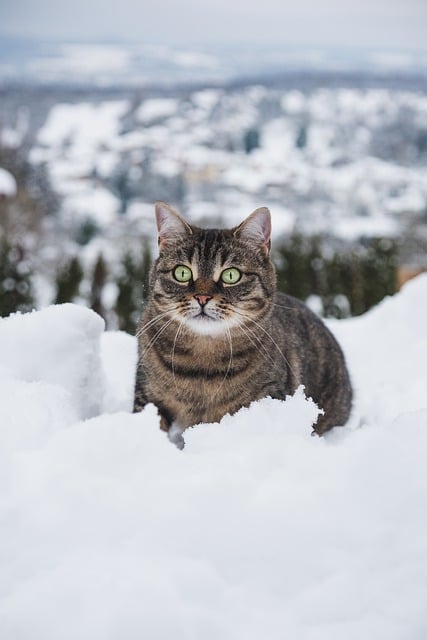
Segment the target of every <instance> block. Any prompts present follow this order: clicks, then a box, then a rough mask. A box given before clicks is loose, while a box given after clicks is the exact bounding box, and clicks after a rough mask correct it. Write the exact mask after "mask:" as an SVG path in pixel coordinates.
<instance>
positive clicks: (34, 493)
mask: <svg viewBox="0 0 427 640" xmlns="http://www.w3.org/2000/svg"><path fill="white" fill-rule="evenodd" d="M330 326H331V328H332V330H333V331H334V332H335V334H336V335H337V336H338V338H339V340H340V341H341V343H342V345H343V348H344V350H345V353H346V355H347V358H348V363H349V367H350V371H351V375H352V378H353V382H354V386H355V391H356V398H355V408H354V416H353V417H352V419H351V421H350V423H349V424H348V425H347V426H345V427H343V428H336V429H334V430H333V431H332V432H330V433H328V434H327V435H326V436H325V437H323V438H318V437H311V435H310V433H311V426H312V424H313V422H314V421H315V419H316V416H317V413H318V409H317V407H316V406H315V404H314V403H313V402H312V401H311V400H309V399H307V398H306V397H305V396H304V393H303V390H302V389H299V390H298V391H297V392H296V393H295V395H294V396H293V397H290V398H288V399H287V400H286V401H285V402H281V401H277V400H271V399H268V398H267V399H264V400H262V401H260V402H256V403H254V404H253V405H252V406H251V407H250V408H249V409H242V410H241V411H240V412H239V413H237V414H236V415H234V416H232V417H230V416H226V417H224V419H223V420H222V421H221V423H220V424H215V425H199V426H196V427H195V428H193V429H190V430H188V431H187V432H186V433H185V441H186V446H185V448H184V450H182V451H180V450H178V449H177V448H175V447H174V446H173V445H172V444H171V443H170V442H169V441H168V439H167V437H166V435H165V434H164V433H163V432H162V431H160V429H159V419H158V416H157V413H156V410H155V408H154V407H153V406H152V405H149V406H148V407H147V408H146V409H145V410H144V411H143V412H142V413H140V414H136V415H133V414H131V413H130V411H131V405H132V388H133V375H134V368H135V362H136V343H135V339H134V338H132V337H131V336H128V335H126V334H122V333H104V332H103V323H102V321H101V320H100V319H99V318H98V317H97V316H96V315H95V314H94V313H93V312H91V311H88V310H85V309H83V308H79V307H76V306H73V305H63V306H58V307H50V308H47V309H45V310H44V311H40V312H34V313H32V314H29V315H25V316H20V315H15V316H12V317H10V318H8V319H4V320H1V321H0V354H1V356H0V380H1V384H0V394H1V399H0V479H1V481H0V510H1V512H0V519H1V523H2V526H1V528H0V542H1V544H0V549H1V554H0V558H1V559H0V637H1V638H5V639H12V638H13V639H14V640H15V639H16V640H27V639H28V640H29V639H31V640H38V639H43V640H57V639H58V638H61V640H76V639H78V640H85V639H88V640H89V639H90V640H98V639H99V640H101V639H102V640H104V639H105V638H109V639H114V640H115V639H116V638H117V639H122V638H126V640H132V639H135V640H136V639H138V640H139V639H140V638H150V639H153V640H154V639H159V640H160V639H168V640H169V638H174V639H175V640H180V639H183V640H184V639H185V640H188V639H194V640H196V639H197V640H199V639H200V638H203V639H205V640H232V639H233V640H235V639H236V638H245V639H249V640H252V639H253V640H259V638H268V639H269V640H276V639H277V640H279V639H280V640H282V639H283V638H291V639H295V640H335V639H336V640H342V639H343V638H345V639H346V640H359V639H360V638H375V640H403V639H404V640H424V639H425V638H426V637H427V613H426V602H427V510H426V508H425V505H426V499H427V473H426V467H425V452H426V450H427V367H426V361H427V338H426V331H425V327H426V326H427V276H420V277H419V278H417V279H416V280H414V281H413V282H411V283H410V284H408V285H407V286H406V287H405V288H404V289H403V291H402V292H401V293H399V294H397V295H396V296H394V297H393V298H390V299H387V300H385V301H383V303H381V304H380V305H379V306H378V307H377V308H375V309H374V310H372V311H371V312H369V313H367V314H366V315H364V316H362V317H360V318H357V319H351V320H345V321H335V322H333V323H330Z"/></svg>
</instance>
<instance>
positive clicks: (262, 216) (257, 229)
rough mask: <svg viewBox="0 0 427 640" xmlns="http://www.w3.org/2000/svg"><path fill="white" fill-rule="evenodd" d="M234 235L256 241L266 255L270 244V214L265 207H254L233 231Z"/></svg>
mask: <svg viewBox="0 0 427 640" xmlns="http://www.w3.org/2000/svg"><path fill="white" fill-rule="evenodd" d="M234 235H235V236H237V237H239V238H242V239H245V240H251V241H252V242H256V243H257V244H258V245H259V246H260V247H261V248H262V250H263V251H265V253H266V254H267V255H268V254H269V253H270V245H271V216H270V210H269V209H267V207H260V208H259V209H255V211H254V212H253V213H251V215H250V216H249V217H248V218H246V220H244V221H243V222H242V224H240V225H239V226H238V227H237V228H236V229H235V231H234Z"/></svg>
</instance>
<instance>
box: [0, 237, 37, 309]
mask: <svg viewBox="0 0 427 640" xmlns="http://www.w3.org/2000/svg"><path fill="white" fill-rule="evenodd" d="M33 307H34V297H33V291H32V285H31V274H30V268H29V265H28V264H27V262H26V261H25V255H24V251H23V249H22V247H20V246H19V245H16V246H12V245H11V244H9V243H8V242H7V241H5V240H2V241H1V243H0V316H3V317H5V316H8V315H10V314H11V313H15V312H16V311H21V312H26V311H31V310H32V309H33Z"/></svg>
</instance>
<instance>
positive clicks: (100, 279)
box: [90, 253, 108, 319]
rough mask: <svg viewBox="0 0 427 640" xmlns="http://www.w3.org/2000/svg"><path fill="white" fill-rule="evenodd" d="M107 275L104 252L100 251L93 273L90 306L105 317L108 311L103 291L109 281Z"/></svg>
mask: <svg viewBox="0 0 427 640" xmlns="http://www.w3.org/2000/svg"><path fill="white" fill-rule="evenodd" d="M107 275H108V270H107V265H106V262H105V260H104V257H103V255H102V253H100V254H99V256H98V259H97V261H96V264H95V268H94V270H93V274H92V286H91V295H90V307H91V309H93V311H95V312H96V313H98V314H99V315H100V316H101V317H102V318H104V319H105V318H106V313H105V309H104V305H103V303H102V292H103V290H104V287H105V284H106V282H107Z"/></svg>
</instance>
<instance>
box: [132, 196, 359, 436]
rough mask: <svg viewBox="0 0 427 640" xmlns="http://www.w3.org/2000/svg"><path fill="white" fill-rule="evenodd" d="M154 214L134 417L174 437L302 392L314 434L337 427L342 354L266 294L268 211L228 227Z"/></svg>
mask: <svg viewBox="0 0 427 640" xmlns="http://www.w3.org/2000/svg"><path fill="white" fill-rule="evenodd" d="M155 213H156V220H157V228H158V243H159V257H158V258H157V260H156V261H155V263H154V265H153V267H152V270H151V274H150V283H149V295H148V299H147V302H146V305H145V309H144V311H143V313H142V316H141V321H140V325H139V329H138V334H137V335H138V352H139V353H138V356H139V357H138V365H137V372H136V383H135V400H134V411H141V410H142V409H143V407H144V406H145V405H146V404H147V403H149V402H152V403H154V404H155V405H156V406H157V408H158V411H159V414H160V418H161V427H162V429H164V430H166V431H170V433H172V431H173V432H174V433H178V434H181V433H182V432H183V431H184V430H185V429H186V428H187V427H190V426H194V425H196V424H198V423H207V422H218V421H219V420H221V418H222V417H223V416H224V415H225V414H227V413H229V414H233V413H235V412H236V411H238V410H239V409H240V408H241V407H246V406H248V405H249V404H250V403H251V402H252V401H254V400H259V399H260V398H264V397H266V396H270V397H271V398H278V399H281V400H284V399H285V397H286V396H287V395H290V394H293V393H294V392H295V390H296V389H297V388H298V387H299V386H300V385H304V387H305V393H306V395H307V396H308V397H311V398H313V400H314V401H315V402H316V403H317V404H318V406H319V407H320V408H321V409H323V411H324V415H321V416H320V417H319V419H318V421H317V423H316V424H315V425H314V432H315V433H317V434H319V435H321V434H323V433H325V432H326V431H328V430H329V429H331V428H332V427H334V426H338V425H344V424H345V422H346V421H347V419H348V417H349V414H350V409H351V404H352V388H351V383H350V378H349V374H348V371H347V367H346V363H345V360H344V356H343V353H342V350H341V348H340V346H339V345H338V343H337V341H336V340H335V338H334V337H333V335H332V334H331V332H330V331H329V330H328V328H327V327H326V326H325V325H324V323H323V322H322V320H321V319H320V318H319V317H318V316H316V315H315V314H314V313H313V312H312V311H310V309H309V308H308V307H307V306H306V305H305V304H304V303H302V302H300V301H299V300H297V299H295V298H293V297H291V296H288V295H286V294H284V293H280V292H278V291H276V276H275V269H274V265H273V263H272V261H271V258H270V235H271V217H270V212H269V210H268V209H267V208H266V207H261V208H259V209H256V210H255V211H254V212H253V213H252V214H251V215H250V216H249V217H248V218H246V219H245V220H244V221H243V222H242V223H241V224H240V225H239V226H237V227H234V228H232V229H201V228H199V227H197V226H194V225H190V224H189V223H188V222H186V221H185V220H184V219H183V218H182V217H181V216H180V215H179V214H178V213H177V212H176V211H175V210H174V209H172V208H171V207H170V206H169V205H167V204H165V203H163V202H158V203H156V205H155ZM260 428H262V427H260ZM179 441H180V440H179V437H178V439H177V440H176V442H177V443H178V442H179ZM182 442H183V441H182ZM181 444H182V443H181ZM182 446H183V445H182Z"/></svg>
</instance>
